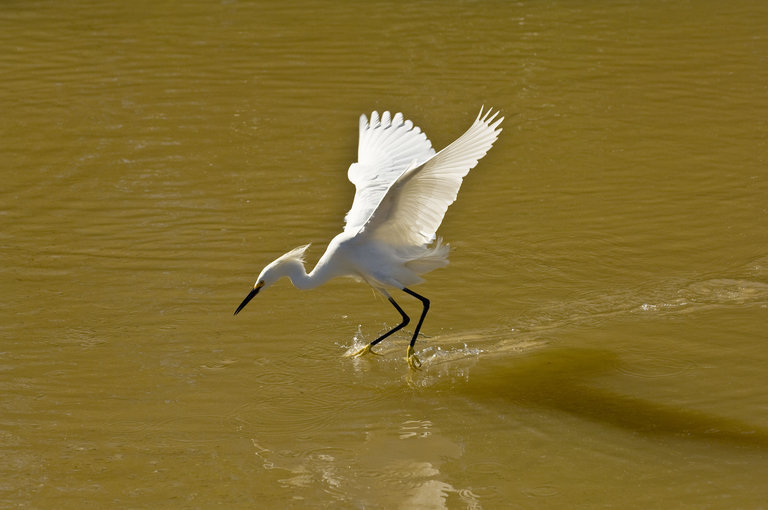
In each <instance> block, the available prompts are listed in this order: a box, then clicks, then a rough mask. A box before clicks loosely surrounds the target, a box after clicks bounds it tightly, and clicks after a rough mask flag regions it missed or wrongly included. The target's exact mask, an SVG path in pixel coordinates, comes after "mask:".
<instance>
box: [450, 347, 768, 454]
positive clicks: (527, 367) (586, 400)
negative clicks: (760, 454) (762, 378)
mask: <svg viewBox="0 0 768 510" xmlns="http://www.w3.org/2000/svg"><path fill="white" fill-rule="evenodd" d="M620 364H621V362H620V361H619V359H618V357H617V356H616V354H614V353H612V352H610V351H607V350H598V349H582V348H562V347H561V348H552V349H544V350H541V351H539V352H537V353H536V354H533V355H530V356H526V357H523V358H517V359H515V358H505V359H504V360H500V359H496V360H488V362H487V363H480V364H478V366H477V367H476V369H475V370H474V371H473V375H472V377H470V378H469V379H468V380H467V381H466V383H465V384H462V385H461V386H460V387H458V388H455V389H454V390H453V391H456V390H457V389H458V390H459V391H462V390H463V391H464V392H466V393H469V394H471V396H472V397H473V398H474V399H477V400H483V399H503V400H506V401H509V402H510V403H512V404H514V405H515V406H522V407H539V408H548V409H553V410H556V411H561V412H565V413H569V414H571V415H574V416H578V417H580V418H583V419H586V420H591V421H593V422H596V423H603V424H607V425H610V426H614V427H618V428H621V429H625V430H628V431H631V432H633V433H636V434H639V435H643V436H657V437H659V436H667V437H673V438H680V439H688V440H698V441H707V442H717V443H721V444H727V445H731V446H739V447H749V448H756V447H757V448H760V449H764V450H768V430H766V429H763V428H760V427H757V426H754V425H752V424H749V423H747V422H744V421H741V420H738V419H734V418H728V417H723V416H718V415H715V414H711V413H707V412H704V411H699V410H694V409H687V408H684V407H678V406H675V405H672V404H665V403H661V402H656V401H652V400H648V399H643V398H639V397H633V396H630V395H624V394H620V393H618V392H614V391H611V390H608V389H605V388H598V387H596V384H595V383H594V379H595V378H596V377H598V376H606V375H607V376H610V375H611V374H612V373H614V372H615V371H616V368H617V366H619V365H620Z"/></svg>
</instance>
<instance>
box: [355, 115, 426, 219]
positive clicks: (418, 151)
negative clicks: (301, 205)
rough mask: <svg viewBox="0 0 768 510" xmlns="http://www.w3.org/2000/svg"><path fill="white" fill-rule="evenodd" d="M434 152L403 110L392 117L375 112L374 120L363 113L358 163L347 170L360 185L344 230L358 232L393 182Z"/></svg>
mask: <svg viewBox="0 0 768 510" xmlns="http://www.w3.org/2000/svg"><path fill="white" fill-rule="evenodd" d="M434 154H435V150H434V149H433V148H432V144H431V143H430V141H429V139H428V138H427V135H425V134H424V133H422V132H421V129H419V128H418V127H416V126H414V125H413V122H411V121H410V120H405V119H403V114H402V113H397V114H395V116H394V118H392V117H391V116H390V114H389V112H384V113H383V114H382V115H381V119H379V113H378V112H373V113H372V114H371V121H370V122H368V119H367V118H366V116H365V115H361V116H360V141H359V143H358V149H357V163H353V164H352V165H351V166H350V167H349V172H347V176H348V177H349V180H350V181H351V182H352V184H354V185H355V188H356V191H355V199H354V201H353V202H352V208H351V209H350V210H349V212H348V213H347V215H346V217H345V221H346V225H345V226H344V231H346V232H353V233H356V232H358V231H359V230H360V229H361V228H362V227H363V225H365V223H366V222H367V221H368V219H369V218H370V217H371V214H373V211H374V210H375V209H376V206H377V205H378V204H379V202H381V199H382V198H383V197H384V195H385V194H386V192H387V190H388V189H389V188H390V187H391V186H392V183H393V182H395V181H396V180H397V178H398V177H400V175H402V173H403V172H405V170H406V169H408V168H409V167H410V166H411V165H412V164H413V163H414V162H415V163H417V164H421V163H424V162H425V161H426V160H428V159H429V158H431V157H432V156H433V155H434Z"/></svg>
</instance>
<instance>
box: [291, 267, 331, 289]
mask: <svg viewBox="0 0 768 510" xmlns="http://www.w3.org/2000/svg"><path fill="white" fill-rule="evenodd" d="M283 267H284V274H285V276H287V277H288V278H289V279H290V280H291V283H292V284H293V286H294V287H296V288H297V289H300V290H308V289H313V288H315V287H318V286H320V285H322V284H324V283H325V282H327V281H328V280H330V279H331V277H332V275H330V274H329V273H328V271H325V270H324V269H323V267H322V266H321V265H320V264H318V265H317V266H315V268H314V269H313V270H312V271H311V272H310V273H309V274H307V270H306V268H305V267H304V264H302V263H301V262H299V261H297V260H292V261H290V262H287V263H286V264H285V265H284V266H283Z"/></svg>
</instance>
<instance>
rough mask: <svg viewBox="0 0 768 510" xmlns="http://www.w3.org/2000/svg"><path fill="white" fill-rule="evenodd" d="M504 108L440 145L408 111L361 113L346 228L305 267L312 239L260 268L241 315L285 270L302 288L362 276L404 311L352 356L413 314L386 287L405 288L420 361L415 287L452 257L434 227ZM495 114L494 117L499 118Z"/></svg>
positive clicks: (492, 136) (409, 354) (413, 363)
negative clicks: (310, 267)
mask: <svg viewBox="0 0 768 510" xmlns="http://www.w3.org/2000/svg"><path fill="white" fill-rule="evenodd" d="M497 115H498V112H496V113H494V114H493V115H491V109H488V111H486V112H485V113H483V109H482V108H481V109H480V113H479V114H478V116H477V119H475V121H474V123H473V124H472V125H471V126H470V127H469V129H468V130H467V131H466V132H465V133H464V134H463V135H461V136H460V137H459V138H458V139H457V140H455V141H454V142H453V143H452V144H450V145H448V146H447V147H446V148H444V149H443V150H441V151H440V152H438V153H435V151H434V149H433V148H432V144H431V142H430V141H429V139H428V138H427V136H426V135H425V134H424V133H423V132H422V131H421V129H419V128H418V127H416V126H414V125H413V123H412V122H411V121H409V120H405V119H404V118H403V114H402V113H397V114H395V115H394V117H392V116H391V115H390V113H389V112H384V113H383V114H382V115H381V117H379V114H378V112H375V111H374V112H373V113H372V114H371V119H370V121H369V120H368V118H367V117H366V116H365V115H361V116H360V138H359V143H358V150H357V163H353V164H352V165H351V166H350V167H349V171H348V173H347V176H348V177H349V180H350V181H351V182H352V183H353V184H354V185H355V188H356V191H355V198H354V201H353V202H352V208H351V209H350V210H349V212H347V215H346V217H345V221H346V224H345V226H344V231H343V232H342V233H340V234H339V235H337V236H336V237H334V238H333V239H332V240H331V242H330V243H328V248H327V249H326V250H325V253H324V254H323V256H322V257H321V258H320V260H319V261H318V262H317V265H315V268H314V269H313V270H312V271H311V272H310V273H309V274H307V271H306V269H305V268H304V254H305V252H306V250H307V248H309V245H308V244H307V245H305V246H300V247H298V248H295V249H293V250H291V251H289V252H288V253H286V254H285V255H282V256H280V257H278V258H277V259H276V260H274V261H273V262H271V263H270V264H269V265H267V267H265V268H264V269H263V270H262V271H261V274H259V277H258V279H257V280H256V283H255V284H254V286H253V290H251V292H250V293H249V294H248V295H247V296H246V298H245V299H244V300H243V302H242V303H240V306H238V307H237V310H235V315H237V313H238V312H240V310H242V309H243V307H244V306H245V305H247V304H248V302H249V301H251V299H253V297H254V296H256V294H258V293H259V291H261V290H263V289H265V288H267V287H269V286H270V285H272V284H273V283H275V282H276V281H277V280H279V279H280V278H282V277H284V276H287V277H288V278H289V279H290V280H291V283H293V285H294V286H295V287H296V288H298V289H311V288H314V287H317V286H319V285H322V284H323V283H325V282H327V281H328V280H330V279H331V278H335V277H337V276H347V277H351V278H354V279H356V280H358V281H360V280H363V281H365V282H367V283H368V284H369V285H370V286H371V287H373V288H374V289H376V290H377V291H379V292H381V293H382V294H383V295H384V296H386V298H387V299H388V300H389V302H390V303H392V306H394V307H395V309H396V310H397V311H398V312H399V313H400V315H401V316H402V322H401V323H400V324H398V325H397V326H395V327H394V328H392V329H390V330H389V331H387V332H386V333H384V334H383V335H381V336H380V337H378V338H376V339H375V340H373V341H372V342H370V343H369V344H368V345H366V346H365V347H363V348H362V349H360V350H358V351H356V352H354V353H352V354H351V355H352V356H362V355H364V354H366V353H368V352H372V351H371V348H372V347H373V346H374V345H376V344H378V343H379V342H381V341H382V340H384V339H385V338H387V337H388V336H390V335H391V334H393V333H395V332H396V331H398V330H400V329H402V328H404V327H405V326H406V325H407V324H408V323H409V322H410V317H408V315H407V314H406V313H405V312H404V311H403V309H402V308H400V306H399V305H398V304H397V303H396V302H395V300H394V299H393V298H392V296H391V295H390V293H389V291H388V289H400V290H402V291H403V292H405V293H407V294H410V295H411V296H413V297H415V298H417V299H419V300H420V301H421V303H422V305H423V309H422V312H421V317H419V322H418V324H417V325H416V329H415V330H414V331H413V337H412V338H411V343H410V344H409V346H408V349H407V351H406V359H407V361H408V365H409V366H410V367H411V368H418V367H419V366H421V361H419V359H418V358H417V357H416V355H415V354H414V352H413V346H414V344H415V343H416V339H417V338H418V336H419V331H420V330H421V326H422V324H423V323H424V317H425V316H426V315H427V311H428V310H429V300H428V299H427V298H425V297H424V296H422V295H420V294H417V293H416V292H414V291H412V290H411V289H409V288H408V287H409V286H412V285H416V284H418V283H421V282H423V281H424V280H423V279H422V278H421V276H420V275H422V274H425V273H428V272H429V271H432V270H434V269H437V268H439V267H445V266H446V265H448V251H449V246H448V245H446V244H443V243H442V239H439V238H438V239H437V240H435V233H436V232H437V228H438V227H439V226H440V223H441V222H442V221H443V216H444V215H445V211H446V210H447V209H448V206H449V205H451V204H452V203H453V202H454V201H455V200H456V195H457V194H458V192H459V187H460V186H461V182H462V179H463V177H464V176H466V175H467V173H468V172H469V170H471V169H472V168H474V167H475V165H477V162H478V160H479V159H480V158H482V157H483V156H485V154H486V153H487V152H488V150H489V149H490V148H491V146H492V145H493V143H494V142H495V141H496V139H497V138H498V136H499V133H500V132H501V128H499V124H501V121H502V120H504V118H503V117H502V118H500V119H498V120H495V119H496V116H497ZM494 120H495V122H494Z"/></svg>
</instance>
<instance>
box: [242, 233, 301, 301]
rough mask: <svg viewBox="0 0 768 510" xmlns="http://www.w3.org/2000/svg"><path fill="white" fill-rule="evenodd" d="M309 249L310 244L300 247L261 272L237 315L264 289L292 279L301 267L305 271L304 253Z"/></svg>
mask: <svg viewBox="0 0 768 510" xmlns="http://www.w3.org/2000/svg"><path fill="white" fill-rule="evenodd" d="M307 248H309V245H308V244H306V245H304V246H299V247H298V248H294V249H293V250H291V251H289V252H288V253H286V254H284V255H281V256H279V257H278V258H276V259H275V260H273V261H272V262H270V263H269V264H267V266H266V267H265V268H264V269H262V270H261V273H260V274H259V277H258V278H257V279H256V283H255V284H254V285H253V289H252V290H251V292H249V293H248V295H247V296H245V299H243V302H242V303H240V306H238V307H237V310H235V315H237V314H238V312H240V310H242V309H243V308H245V305H247V304H248V303H249V302H250V301H251V299H253V298H254V297H255V296H256V294H258V293H259V292H260V291H261V290H262V289H266V288H267V287H269V286H270V285H272V284H273V283H275V282H276V281H277V280H279V279H280V278H282V277H283V276H289V277H290V275H291V274H292V272H293V271H295V270H297V269H298V268H299V267H301V268H302V269H303V267H304V252H306V251H307Z"/></svg>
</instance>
